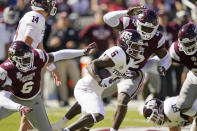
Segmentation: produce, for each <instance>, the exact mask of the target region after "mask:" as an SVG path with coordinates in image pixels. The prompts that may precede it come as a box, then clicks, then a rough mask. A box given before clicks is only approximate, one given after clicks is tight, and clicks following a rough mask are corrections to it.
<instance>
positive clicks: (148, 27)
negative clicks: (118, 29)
mask: <svg viewBox="0 0 197 131" xmlns="http://www.w3.org/2000/svg"><path fill="white" fill-rule="evenodd" d="M158 26H159V25H156V26H155V25H153V24H152V23H148V22H146V23H142V22H140V21H139V20H137V31H138V32H139V33H140V35H141V37H142V39H143V40H150V39H151V38H153V36H154V35H155V33H156V31H157V28H158Z"/></svg>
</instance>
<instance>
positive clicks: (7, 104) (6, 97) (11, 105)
mask: <svg viewBox="0 0 197 131" xmlns="http://www.w3.org/2000/svg"><path fill="white" fill-rule="evenodd" d="M0 105H1V107H3V108H5V109H9V110H13V111H19V109H20V107H21V104H19V103H16V102H14V101H12V100H11V99H10V93H9V92H7V91H3V92H1V95H0Z"/></svg>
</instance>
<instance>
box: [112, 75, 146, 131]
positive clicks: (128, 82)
mask: <svg viewBox="0 0 197 131" xmlns="http://www.w3.org/2000/svg"><path fill="white" fill-rule="evenodd" d="M142 82H143V73H142V72H139V76H138V77H137V78H136V79H134V80H133V79H125V80H122V81H120V82H119V83H118V85H117V86H118V94H119V95H118V106H117V108H116V111H115V114H114V119H113V123H112V128H111V129H110V131H117V130H118V129H119V127H120V125H121V123H122V121H123V120H124V118H125V115H126V113H127V104H128V102H129V101H130V99H131V98H132V97H134V96H136V95H137V93H138V92H139V90H140V88H141V85H142Z"/></svg>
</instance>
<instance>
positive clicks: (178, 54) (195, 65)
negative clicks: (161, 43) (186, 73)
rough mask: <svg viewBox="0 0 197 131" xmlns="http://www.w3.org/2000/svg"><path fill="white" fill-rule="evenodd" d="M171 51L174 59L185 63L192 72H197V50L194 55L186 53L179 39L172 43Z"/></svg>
mask: <svg viewBox="0 0 197 131" xmlns="http://www.w3.org/2000/svg"><path fill="white" fill-rule="evenodd" d="M169 52H170V55H171V57H172V59H173V60H174V61H176V62H178V63H180V64H183V65H184V66H186V67H187V68H188V69H189V70H191V71H192V72H194V73H197V52H196V53H195V54H194V55H186V54H185V53H184V51H182V50H181V49H180V47H179V42H178V41H176V42H174V43H173V44H172V45H171V47H170V49H169Z"/></svg>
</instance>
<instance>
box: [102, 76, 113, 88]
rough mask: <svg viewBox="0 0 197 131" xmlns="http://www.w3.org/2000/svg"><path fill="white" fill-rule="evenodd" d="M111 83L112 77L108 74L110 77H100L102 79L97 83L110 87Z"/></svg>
mask: <svg viewBox="0 0 197 131" xmlns="http://www.w3.org/2000/svg"><path fill="white" fill-rule="evenodd" d="M113 83H114V80H113V79H112V77H111V76H110V77H107V78H105V79H102V81H101V82H100V83H99V85H100V86H101V87H110V86H112V85H113Z"/></svg>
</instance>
